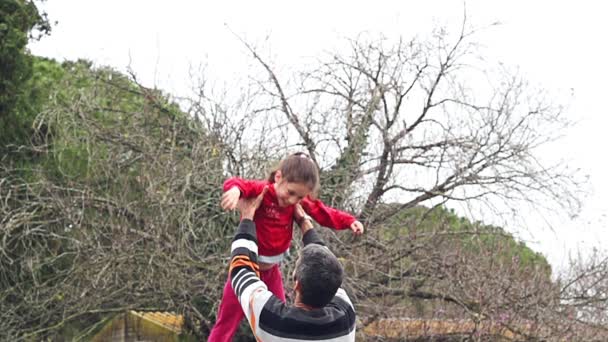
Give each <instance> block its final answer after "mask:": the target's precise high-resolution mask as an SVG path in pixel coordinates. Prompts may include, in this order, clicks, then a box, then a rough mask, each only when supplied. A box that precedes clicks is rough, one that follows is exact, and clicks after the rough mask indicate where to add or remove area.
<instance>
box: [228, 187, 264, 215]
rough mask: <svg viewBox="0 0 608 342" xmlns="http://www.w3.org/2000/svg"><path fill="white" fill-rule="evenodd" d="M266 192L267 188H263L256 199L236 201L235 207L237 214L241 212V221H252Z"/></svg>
mask: <svg viewBox="0 0 608 342" xmlns="http://www.w3.org/2000/svg"><path fill="white" fill-rule="evenodd" d="M233 189H234V188H233ZM237 190H238V189H237ZM266 191H268V187H267V186H265V187H264V189H263V190H262V193H260V194H259V195H258V197H256V198H241V199H240V200H238V202H237V205H236V207H237V209H238V210H239V212H241V220H242V219H249V220H253V216H254V215H255V211H256V210H257V209H258V208H259V207H260V204H262V200H263V199H264V195H266Z"/></svg>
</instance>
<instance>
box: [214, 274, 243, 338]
mask: <svg viewBox="0 0 608 342" xmlns="http://www.w3.org/2000/svg"><path fill="white" fill-rule="evenodd" d="M243 317H245V314H244V313H243V309H241V304H239V300H238V299H237V298H236V295H235V294H234V291H233V290H232V285H231V284H230V276H228V280H226V284H225V285H224V294H223V295H222V301H221V302H220V308H219V310H218V312H217V319H216V320H215V325H214V326H213V329H211V333H210V334H209V338H208V339H207V341H208V342H230V341H232V337H233V336H234V334H235V333H236V330H237V329H238V327H239V323H240V322H241V320H242V319H243Z"/></svg>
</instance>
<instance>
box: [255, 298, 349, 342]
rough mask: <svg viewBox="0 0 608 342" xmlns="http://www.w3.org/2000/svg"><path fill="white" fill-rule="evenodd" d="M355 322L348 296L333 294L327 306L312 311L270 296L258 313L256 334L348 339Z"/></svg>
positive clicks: (266, 337)
mask: <svg viewBox="0 0 608 342" xmlns="http://www.w3.org/2000/svg"><path fill="white" fill-rule="evenodd" d="M344 295H346V293H345V292H344ZM355 324H356V322H355V311H354V308H353V306H352V304H351V302H350V300H348V296H346V299H345V298H344V296H342V295H338V294H336V297H334V299H333V300H332V301H331V302H330V303H329V304H328V305H326V306H325V307H323V308H319V309H314V310H304V309H301V308H298V307H294V306H289V305H286V304H285V303H283V302H282V301H281V300H279V299H278V298H277V297H275V296H272V297H271V298H269V299H268V301H267V302H266V303H265V305H264V308H263V309H262V311H261V312H260V319H259V329H260V330H259V336H258V337H260V338H261V339H262V340H263V341H266V340H269V341H272V340H281V339H290V340H294V341H300V340H302V341H324V340H331V341H352V340H354V334H355Z"/></svg>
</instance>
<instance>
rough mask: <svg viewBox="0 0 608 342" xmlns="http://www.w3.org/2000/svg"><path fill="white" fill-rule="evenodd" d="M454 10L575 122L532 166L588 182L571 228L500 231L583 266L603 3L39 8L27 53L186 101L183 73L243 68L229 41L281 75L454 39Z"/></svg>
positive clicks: (522, 0) (591, 222) (553, 225)
mask: <svg viewBox="0 0 608 342" xmlns="http://www.w3.org/2000/svg"><path fill="white" fill-rule="evenodd" d="M465 7H466V13H467V14H466V15H467V20H468V21H469V23H471V24H472V25H474V26H476V27H486V26H489V25H490V24H492V23H495V22H498V23H500V25H497V26H492V27H490V28H488V29H486V30H483V31H482V33H480V35H479V36H478V37H477V41H479V42H480V43H481V45H482V46H483V53H484V55H485V56H486V57H487V58H489V59H493V60H496V61H499V62H501V63H504V64H505V65H507V66H510V67H513V68H516V69H518V70H519V72H520V73H521V74H522V75H524V76H525V77H526V78H527V79H528V80H530V82H531V83H532V84H536V85H540V86H542V87H543V88H545V89H547V90H548V91H549V92H550V93H551V94H554V96H555V97H556V98H555V100H556V102H559V103H563V104H565V105H566V114H567V115H568V117H569V118H571V119H572V120H574V121H576V122H577V124H576V125H575V126H574V127H573V128H571V129H569V130H568V131H567V132H565V135H564V138H563V139H562V140H560V141H558V142H556V143H554V144H552V145H551V146H550V147H549V148H547V149H545V150H543V154H544V155H543V156H542V157H543V158H546V159H547V160H548V161H557V160H564V161H566V162H567V163H568V164H569V165H570V166H571V167H573V168H580V169H581V174H582V175H588V176H589V184H588V190H589V193H588V195H586V196H584V198H583V203H582V204H583V208H582V211H581V212H580V214H579V215H578V216H577V217H576V218H574V219H564V218H563V217H559V218H558V219H552V218H551V217H550V215H548V217H545V218H544V219H542V220H540V219H539V218H532V217H531V218H530V220H528V224H527V226H528V227H530V226H534V229H533V230H531V229H527V228H526V227H507V229H508V230H509V229H511V231H513V232H515V233H516V234H517V236H518V237H520V238H521V239H523V240H524V241H526V242H527V243H528V245H530V246H532V248H533V249H535V250H537V251H539V252H541V253H543V254H544V255H545V256H547V258H548V259H549V261H550V262H551V264H552V265H553V266H554V267H555V268H556V269H561V268H563V267H564V265H565V264H566V263H567V261H568V255H570V254H574V253H576V251H578V250H580V251H582V253H583V254H584V255H586V254H588V253H589V252H590V251H591V250H592V249H593V248H594V247H596V248H599V249H603V250H606V247H602V246H608V217H607V215H608V177H606V175H608V157H606V155H605V154H604V153H603V152H602V150H603V148H606V147H608V134H606V133H605V129H606V127H607V126H608V115H606V110H605V106H604V103H603V101H602V99H603V97H604V96H606V91H607V90H608V87H607V86H606V80H608V71H607V68H606V66H605V65H604V63H605V62H606V61H608V44H606V43H605V40H606V38H605V37H606V33H608V21H606V20H605V18H604V16H605V14H606V13H608V11H607V8H608V3H605V2H603V1H591V0H576V1H560V0H553V1H549V0H534V1H529V0H512V1H501V0H474V1H466V2H465V1H454V0H426V1H419V0H418V1H406V0H402V1H383V0H377V1H374V2H371V1H338V0H334V1H316V0H315V1H298V2H295V1H276V0H272V1H263V2H256V1H200V0H199V1H195V0H192V1H186V0H176V1H171V2H169V1H155V0H147V1H144V0H103V1H101V0H86V1H84V0H47V1H46V2H44V3H43V5H42V6H41V8H43V9H44V10H46V12H47V13H48V15H49V18H50V19H51V20H52V21H57V24H56V25H55V26H54V27H53V31H52V33H51V35H50V36H49V37H45V38H43V39H42V40H41V41H38V42H33V43H31V44H30V46H29V48H30V50H31V51H32V53H34V54H36V55H41V56H47V57H51V58H55V59H57V60H60V61H63V60H75V59H78V58H85V59H89V60H91V61H93V62H94V63H95V65H97V66H102V65H103V66H112V67H114V68H116V69H118V70H121V71H125V70H127V69H131V70H133V71H134V72H135V74H136V75H137V77H138V80H139V81H140V82H142V83H143V84H145V85H147V86H156V87H158V88H161V89H163V90H166V91H168V92H169V93H172V94H174V95H178V96H180V95H181V96H187V95H188V94H189V89H190V87H191V86H192V81H191V77H190V72H191V71H192V70H193V69H194V70H198V68H200V67H201V66H204V67H205V72H206V73H207V74H208V75H209V77H211V78H213V79H217V80H225V81H230V80H233V79H238V78H239V77H241V76H242V75H243V74H246V73H247V72H248V68H251V66H252V65H253V64H254V63H253V61H252V58H251V55H250V54H248V53H247V52H246V51H245V49H244V48H243V45H242V44H241V43H240V42H239V41H238V39H237V38H236V36H235V35H234V33H236V34H238V35H239V36H241V37H242V38H244V39H245V40H247V41H248V42H251V43H252V44H253V45H256V46H261V47H263V48H265V49H266V50H265V53H266V54H267V56H268V57H269V58H270V59H271V60H272V61H273V63H274V64H276V65H279V66H280V67H284V68H285V69H286V70H288V68H289V67H290V66H295V65H298V63H303V62H304V63H305V62H306V60H307V58H310V57H314V56H319V55H320V54H322V53H324V52H327V51H331V50H335V49H336V47H337V46H339V45H340V43H341V42H343V41H344V38H353V37H356V36H357V35H358V34H360V33H371V34H379V33H381V34H383V35H385V36H387V37H398V36H403V37H413V36H414V35H418V36H422V37H424V36H425V35H428V34H429V33H430V32H431V31H432V29H433V28H435V27H437V26H445V27H447V28H448V29H458V28H459V25H460V23H461V22H462V18H463V14H464V8H465ZM233 32H234V33H233ZM602 42H604V43H602ZM539 222H540V224H539Z"/></svg>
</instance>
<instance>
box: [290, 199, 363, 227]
mask: <svg viewBox="0 0 608 342" xmlns="http://www.w3.org/2000/svg"><path fill="white" fill-rule="evenodd" d="M300 203H301V204H302V208H303V209H304V211H306V212H307V213H308V215H310V216H311V217H312V218H313V219H314V220H315V221H317V223H318V224H320V225H322V226H324V227H329V228H333V229H350V230H352V231H353V233H354V234H356V235H360V234H362V233H363V230H364V228H363V224H361V222H359V221H357V219H356V218H355V217H354V216H353V215H351V214H348V213H345V212H343V211H340V210H338V209H334V208H332V207H328V206H327V205H325V203H323V202H321V201H320V200H313V199H311V198H310V197H306V198H304V199H303V200H302V202H300Z"/></svg>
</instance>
